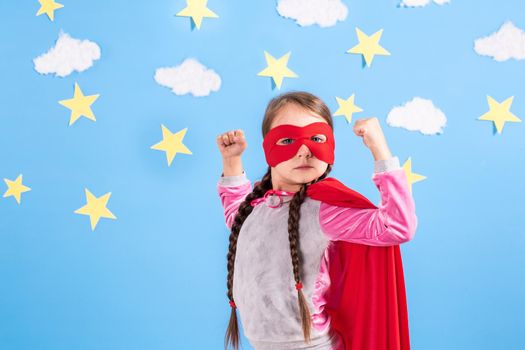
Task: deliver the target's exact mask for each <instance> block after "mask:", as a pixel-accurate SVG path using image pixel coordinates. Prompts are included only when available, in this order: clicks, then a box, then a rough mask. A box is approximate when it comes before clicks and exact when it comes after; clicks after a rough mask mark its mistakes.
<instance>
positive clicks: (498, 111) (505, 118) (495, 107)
mask: <svg viewBox="0 0 525 350" xmlns="http://www.w3.org/2000/svg"><path fill="white" fill-rule="evenodd" d="M513 99H514V96H511V97H509V98H507V99H506V100H505V101H503V102H501V103H499V102H497V101H496V100H494V99H493V98H492V97H490V96H487V101H488V103H489V108H490V110H489V111H488V112H487V113H485V114H483V115H482V116H481V117H479V118H478V120H490V121H493V122H494V124H495V125H496V129H497V130H498V134H501V132H502V131H503V126H504V125H505V122H521V119H519V118H518V117H516V116H515V115H514V114H512V113H511V112H510V111H509V109H510V106H511V105H512V100H513Z"/></svg>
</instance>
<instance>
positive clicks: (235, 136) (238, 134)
mask: <svg viewBox="0 0 525 350" xmlns="http://www.w3.org/2000/svg"><path fill="white" fill-rule="evenodd" d="M217 145H218V146H219V151H220V152H221V155H222V158H223V159H229V158H235V157H240V156H241V154H242V152H244V150H245V149H246V147H248V144H247V142H246V139H245V137H244V132H243V131H242V130H241V129H238V130H231V131H227V132H225V133H223V134H221V135H219V136H217Z"/></svg>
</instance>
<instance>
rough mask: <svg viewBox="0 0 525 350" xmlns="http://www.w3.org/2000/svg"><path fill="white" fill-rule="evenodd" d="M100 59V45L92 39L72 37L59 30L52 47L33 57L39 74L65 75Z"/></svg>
mask: <svg viewBox="0 0 525 350" xmlns="http://www.w3.org/2000/svg"><path fill="white" fill-rule="evenodd" d="M98 59H100V47H99V46H98V45H97V44H96V43H95V42H93V41H89V40H79V39H75V38H72V37H71V36H70V35H69V34H67V33H64V32H62V31H60V34H59V36H58V40H57V41H56V44H55V46H54V47H52V48H51V49H49V51H47V52H46V53H44V54H42V55H40V56H38V57H37V58H35V59H33V63H34V65H35V70H36V71H37V72H38V73H40V74H53V73H54V74H55V76H59V77H65V76H68V75H69V74H71V73H73V71H77V72H83V71H85V70H86V69H88V68H89V67H91V66H92V65H93V61H95V60H98Z"/></svg>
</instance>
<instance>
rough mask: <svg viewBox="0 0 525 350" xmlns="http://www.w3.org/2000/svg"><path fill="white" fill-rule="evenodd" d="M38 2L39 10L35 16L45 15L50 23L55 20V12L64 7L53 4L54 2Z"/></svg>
mask: <svg viewBox="0 0 525 350" xmlns="http://www.w3.org/2000/svg"><path fill="white" fill-rule="evenodd" d="M38 2H39V3H40V8H39V9H38V12H37V13H36V15H37V16H40V15H41V14H43V13H45V14H46V15H47V17H49V19H50V20H51V21H53V20H54V19H55V10H58V9H60V8H62V7H64V5H62V4H59V3H57V2H55V0H38Z"/></svg>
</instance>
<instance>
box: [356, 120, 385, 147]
mask: <svg viewBox="0 0 525 350" xmlns="http://www.w3.org/2000/svg"><path fill="white" fill-rule="evenodd" d="M354 133H355V134H356V135H357V136H361V137H362V138H363V142H364V144H365V146H366V147H368V148H369V149H371V150H374V149H385V148H387V145H386V139H385V135H384V134H383V130H381V125H379V119H377V117H372V118H363V119H358V120H356V121H355V123H354Z"/></svg>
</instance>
